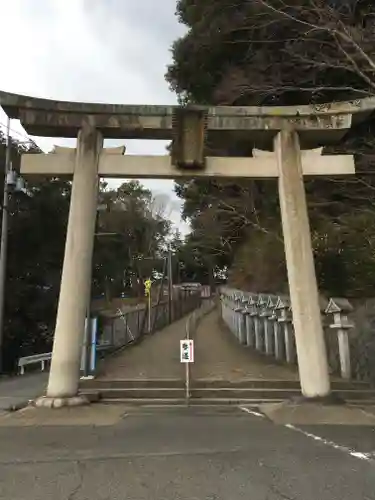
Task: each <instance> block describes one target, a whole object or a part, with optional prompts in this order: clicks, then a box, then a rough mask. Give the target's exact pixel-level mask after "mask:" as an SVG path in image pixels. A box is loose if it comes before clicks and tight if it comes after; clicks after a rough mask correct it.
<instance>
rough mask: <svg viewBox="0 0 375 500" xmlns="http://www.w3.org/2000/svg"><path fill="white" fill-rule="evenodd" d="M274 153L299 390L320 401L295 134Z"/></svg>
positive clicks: (317, 324)
mask: <svg viewBox="0 0 375 500" xmlns="http://www.w3.org/2000/svg"><path fill="white" fill-rule="evenodd" d="M274 150H275V153H276V157H277V164H278V171H279V172H278V173H279V177H278V182H279V197H280V208H281V221H282V227H283V233H284V246H285V257H286V264H287V270H288V281H289V292H290V299H291V304H292V310H293V322H294V331H295V339H296V347H297V355H298V366H299V376H300V384H301V390H302V394H303V396H305V397H306V398H324V397H326V396H328V395H329V394H330V379H329V371H328V362H327V353H326V346H325V342H324V335H323V327H322V320H321V313H320V307H319V293H318V286H317V280H316V273H315V266H314V256H313V250H312V243H311V232H310V224H309V218H308V211H307V203H306V193H305V187H304V181H303V173H302V162H301V150H300V142H299V136H298V132H296V131H295V130H291V129H288V128H286V129H283V130H281V131H280V132H279V133H278V134H277V136H276V137H275V140H274Z"/></svg>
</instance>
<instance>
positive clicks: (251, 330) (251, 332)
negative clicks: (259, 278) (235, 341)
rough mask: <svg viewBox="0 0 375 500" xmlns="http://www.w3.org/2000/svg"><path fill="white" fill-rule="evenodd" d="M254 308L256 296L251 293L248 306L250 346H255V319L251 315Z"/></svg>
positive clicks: (248, 342) (247, 341)
mask: <svg viewBox="0 0 375 500" xmlns="http://www.w3.org/2000/svg"><path fill="white" fill-rule="evenodd" d="M253 309H254V297H253V296H252V295H250V296H249V298H248V303H247V306H246V344H247V346H248V347H254V346H255V333H254V321H253V317H252V316H251V313H252V312H253Z"/></svg>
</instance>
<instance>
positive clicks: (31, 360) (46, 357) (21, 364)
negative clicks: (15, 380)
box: [18, 352, 52, 375]
mask: <svg viewBox="0 0 375 500" xmlns="http://www.w3.org/2000/svg"><path fill="white" fill-rule="evenodd" d="M51 358H52V352H46V353H44V354H35V355H34V356H24V357H23V358H20V359H19V360H18V368H19V369H20V374H21V375H24V373H25V366H26V365H33V364H35V363H40V364H41V369H42V371H44V370H45V367H46V361H51Z"/></svg>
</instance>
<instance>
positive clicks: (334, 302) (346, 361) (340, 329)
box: [325, 298, 354, 380]
mask: <svg viewBox="0 0 375 500" xmlns="http://www.w3.org/2000/svg"><path fill="white" fill-rule="evenodd" d="M351 311H353V307H352V305H351V304H350V302H349V301H348V300H347V299H339V298H336V299H330V301H329V303H328V306H327V308H326V310H325V313H326V314H332V315H333V323H331V324H330V325H329V328H331V329H333V330H336V332H337V340H338V345H339V355H340V368H341V377H342V378H344V379H346V380H350V379H351V377H352V370H351V363H350V347H349V330H350V329H351V328H353V327H354V325H352V324H351V323H349V320H348V313H349V312H351Z"/></svg>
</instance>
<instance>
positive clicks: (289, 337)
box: [275, 297, 296, 364]
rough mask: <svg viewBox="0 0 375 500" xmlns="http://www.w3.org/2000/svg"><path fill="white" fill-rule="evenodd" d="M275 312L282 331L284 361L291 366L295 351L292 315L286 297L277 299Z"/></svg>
mask: <svg viewBox="0 0 375 500" xmlns="http://www.w3.org/2000/svg"><path fill="white" fill-rule="evenodd" d="M275 310H276V311H279V313H280V316H279V317H278V318H277V321H278V323H280V324H281V326H282V328H283V331H284V345H285V360H286V362H287V363H290V364H293V363H295V361H296V349H295V341H294V334H293V325H292V313H291V310H290V301H289V299H288V297H279V299H278V301H277V304H276V307H275Z"/></svg>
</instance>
